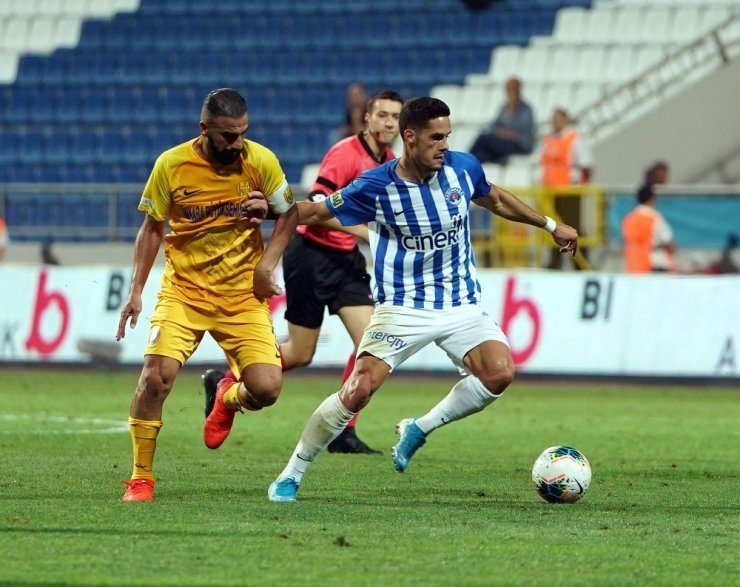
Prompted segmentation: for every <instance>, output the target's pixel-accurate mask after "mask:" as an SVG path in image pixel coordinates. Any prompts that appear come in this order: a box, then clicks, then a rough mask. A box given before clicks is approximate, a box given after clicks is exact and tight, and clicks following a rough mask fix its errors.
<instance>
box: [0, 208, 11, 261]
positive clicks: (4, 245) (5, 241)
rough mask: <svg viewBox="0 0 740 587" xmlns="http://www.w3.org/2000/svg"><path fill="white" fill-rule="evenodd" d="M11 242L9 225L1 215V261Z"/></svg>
mask: <svg viewBox="0 0 740 587" xmlns="http://www.w3.org/2000/svg"><path fill="white" fill-rule="evenodd" d="M9 244H10V235H9V234H8V225H7V224H5V218H3V217H1V216H0V261H2V260H3V258H4V257H5V253H6V252H7V250H8V245H9Z"/></svg>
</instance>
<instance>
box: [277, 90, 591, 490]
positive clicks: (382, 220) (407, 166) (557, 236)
mask: <svg viewBox="0 0 740 587" xmlns="http://www.w3.org/2000/svg"><path fill="white" fill-rule="evenodd" d="M449 116H450V111H449V108H448V107H447V105H446V104H445V103H444V102H442V101H441V100H438V99H436V98H428V97H425V98H414V99H413V100H409V101H408V102H406V104H405V105H404V107H403V109H402V110H401V114H400V118H399V126H400V130H401V136H402V137H403V142H404V153H403V156H402V157H401V158H400V159H395V160H393V161H389V162H388V163H386V164H384V165H382V166H380V167H378V168H376V169H373V170H370V171H367V172H365V173H364V174H362V175H361V176H360V177H359V178H358V179H357V180H355V181H353V182H352V183H351V184H350V185H349V186H347V187H346V188H344V189H343V190H341V191H338V192H335V193H334V194H332V195H331V196H330V197H329V198H327V199H326V200H324V201H322V202H301V203H299V205H298V208H299V217H300V222H301V223H303V224H314V223H318V222H323V221H327V220H329V219H331V218H332V217H336V218H337V219H338V220H339V221H340V222H341V223H342V224H343V225H344V226H351V225H356V224H361V223H368V229H369V236H370V239H369V240H370V247H371V250H372V254H373V259H374V271H375V292H374V294H375V301H376V307H375V310H374V312H373V317H372V319H371V321H370V324H369V325H368V327H367V329H366V330H365V332H364V335H363V338H362V342H361V344H360V347H359V349H358V351H357V362H356V364H355V369H354V372H353V373H352V376H351V377H350V379H349V380H348V381H347V382H346V383H345V385H344V386H343V388H342V389H341V390H340V391H339V392H337V393H334V394H333V395H331V396H329V397H328V398H327V399H326V400H324V401H323V402H322V403H321V405H320V406H319V407H318V408H317V410H316V411H315V412H314V413H313V415H312V416H311V418H310V419H309V421H308V423H307V424H306V427H305V428H304V430H303V434H302V435H301V438H300V440H299V442H298V445H297V446H296V449H295V451H294V452H293V455H292V457H291V458H290V460H289V461H288V464H287V466H286V467H285V469H284V470H283V471H282V473H281V474H280V475H279V476H278V478H277V479H276V480H275V482H273V483H272V484H271V485H270V488H269V490H268V497H269V499H270V500H271V501H284V502H287V501H295V499H296V492H297V491H298V487H299V485H300V483H301V480H302V478H303V475H304V473H305V472H306V470H307V469H308V467H309V465H310V464H311V462H313V460H314V459H315V458H316V457H317V456H318V455H319V454H320V453H321V451H322V450H323V449H324V448H325V447H326V446H327V445H328V444H329V442H331V440H332V439H333V438H335V437H336V436H337V435H338V434H339V433H340V432H341V431H342V430H343V429H344V426H345V424H346V423H347V421H348V420H349V419H350V418H351V417H352V416H353V415H354V414H355V413H356V412H357V411H359V410H361V409H362V408H364V407H365V406H366V405H367V404H368V403H369V401H370V398H371V396H372V395H373V393H375V391H376V390H377V389H378V388H379V387H380V386H381V385H382V383H383V382H384V381H385V379H386V378H387V377H388V375H389V374H390V372H391V371H392V370H393V369H394V368H395V367H397V366H398V365H400V364H401V363H403V362H404V361H405V360H406V359H407V358H409V357H410V356H412V355H413V354H415V353H416V352H418V351H419V350H421V349H422V348H423V347H425V346H426V345H428V344H429V343H432V342H434V343H435V344H437V345H438V346H439V347H441V348H442V349H443V350H444V351H445V352H446V353H447V355H448V356H449V357H450V359H451V360H452V362H453V364H454V365H455V366H456V367H457V368H458V370H459V372H460V374H461V375H462V376H463V378H462V379H461V380H460V381H459V382H458V383H456V384H455V386H454V387H453V388H452V390H451V391H450V393H449V394H448V395H447V396H446V397H445V398H444V399H442V401H440V402H439V403H438V404H437V405H435V406H434V407H433V408H432V409H431V410H430V411H429V412H428V413H427V414H425V415H423V416H421V417H419V418H415V419H414V418H407V419H405V420H403V421H401V422H400V423H399V426H398V432H399V434H400V440H399V442H398V444H396V446H394V447H393V450H392V454H393V462H394V466H395V467H396V469H397V470H398V471H400V472H403V471H405V470H406V468H407V467H408V464H409V461H410V459H411V457H412V456H413V455H414V453H415V452H416V450H417V449H418V448H420V447H421V446H422V445H423V444H424V443H425V442H426V437H427V436H428V435H429V434H430V433H431V432H433V431H434V430H436V429H437V428H439V427H440V426H443V425H445V424H448V423H450V422H454V421H455V420H459V419H461V418H464V417H466V416H469V415H471V414H474V413H476V412H479V411H481V410H482V409H484V408H485V407H486V406H488V405H490V404H491V403H492V402H493V401H495V400H496V399H498V398H499V397H500V396H501V394H502V393H503V391H504V390H505V389H506V388H507V387H508V386H509V384H510V383H511V382H512V380H513V378H514V365H513V361H512V358H511V353H510V351H509V344H508V341H507V339H506V335H505V334H504V333H503V332H502V330H501V329H500V328H499V326H498V324H497V323H496V322H495V321H494V320H493V319H492V318H491V317H490V316H489V315H488V314H487V313H486V312H485V311H484V310H483V309H482V308H481V306H480V305H479V302H480V293H481V292H480V284H479V283H478V279H477V276H476V269H475V260H474V256H473V248H472V245H471V241H470V224H469V220H468V211H469V208H470V205H471V203H474V204H477V205H479V206H483V207H484V208H487V209H488V210H490V211H491V212H493V213H494V214H496V215H498V216H501V217H502V218H505V219H507V220H512V221H515V222H521V223H525V224H530V225H532V226H537V227H541V228H543V229H545V230H547V231H548V232H550V233H551V234H552V237H553V239H554V240H555V242H556V243H557V244H558V245H559V246H560V251H561V252H569V253H571V254H575V251H576V247H577V243H578V233H577V232H576V230H575V229H574V228H572V227H570V226H567V225H565V224H558V223H556V222H555V221H554V220H553V219H551V218H549V217H547V216H542V215H540V214H539V213H537V212H536V211H534V210H532V209H531V208H529V207H528V206H527V205H526V204H524V203H523V202H522V201H521V200H519V199H518V198H517V197H516V196H514V195H513V194H511V193H509V192H507V191H506V190H503V189H501V188H499V187H497V186H495V185H493V184H491V183H489V182H488V181H487V179H486V177H485V174H484V172H483V169H482V167H481V165H480V163H479V162H478V160H477V159H476V158H475V157H473V156H472V155H469V154H467V153H459V152H453V151H450V150H449V145H448V142H447V140H448V137H449V135H450V133H451V130H452V127H451V124H450V118H449Z"/></svg>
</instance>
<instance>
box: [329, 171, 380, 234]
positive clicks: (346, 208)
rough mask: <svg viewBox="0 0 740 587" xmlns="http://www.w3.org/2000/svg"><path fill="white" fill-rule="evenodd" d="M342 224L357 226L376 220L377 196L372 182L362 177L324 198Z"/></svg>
mask: <svg viewBox="0 0 740 587" xmlns="http://www.w3.org/2000/svg"><path fill="white" fill-rule="evenodd" d="M324 201H325V202H326V206H327V207H328V208H329V210H330V211H331V212H332V213H333V214H334V216H336V217H337V219H338V220H339V222H341V223H342V226H356V225H358V224H366V223H367V222H372V221H374V220H375V215H376V208H375V196H374V194H373V190H372V182H370V181H368V180H367V179H365V178H363V177H360V178H358V179H356V180H355V181H353V182H352V183H350V184H349V185H348V186H347V187H346V188H344V189H343V190H340V191H338V192H334V193H333V194H332V195H331V196H329V197H328V198H326V200H324Z"/></svg>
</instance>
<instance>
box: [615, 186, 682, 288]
mask: <svg viewBox="0 0 740 587" xmlns="http://www.w3.org/2000/svg"><path fill="white" fill-rule="evenodd" d="M656 199H657V198H656V196H655V191H654V190H653V186H651V185H644V186H643V187H641V188H640V190H639V191H638V192H637V206H635V209H634V210H632V212H630V213H629V214H627V216H625V217H624V220H623V221H622V237H623V238H624V261H625V272H627V273H651V272H654V271H673V253H674V252H675V251H676V245H675V243H674V242H673V231H672V230H671V226H670V225H669V224H668V222H667V221H666V219H665V218H663V215H662V214H661V213H660V212H658V210H656V208H655V204H656Z"/></svg>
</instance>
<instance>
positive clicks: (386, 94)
mask: <svg viewBox="0 0 740 587" xmlns="http://www.w3.org/2000/svg"><path fill="white" fill-rule="evenodd" d="M378 100H392V101H393V102H399V103H400V104H401V105H403V98H402V97H401V94H399V93H398V92H396V91H395V90H378V91H377V92H375V93H374V94H373V95H372V96H370V99H369V100H368V101H367V112H372V111H373V110H374V109H375V106H376V104H377V102H378Z"/></svg>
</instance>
